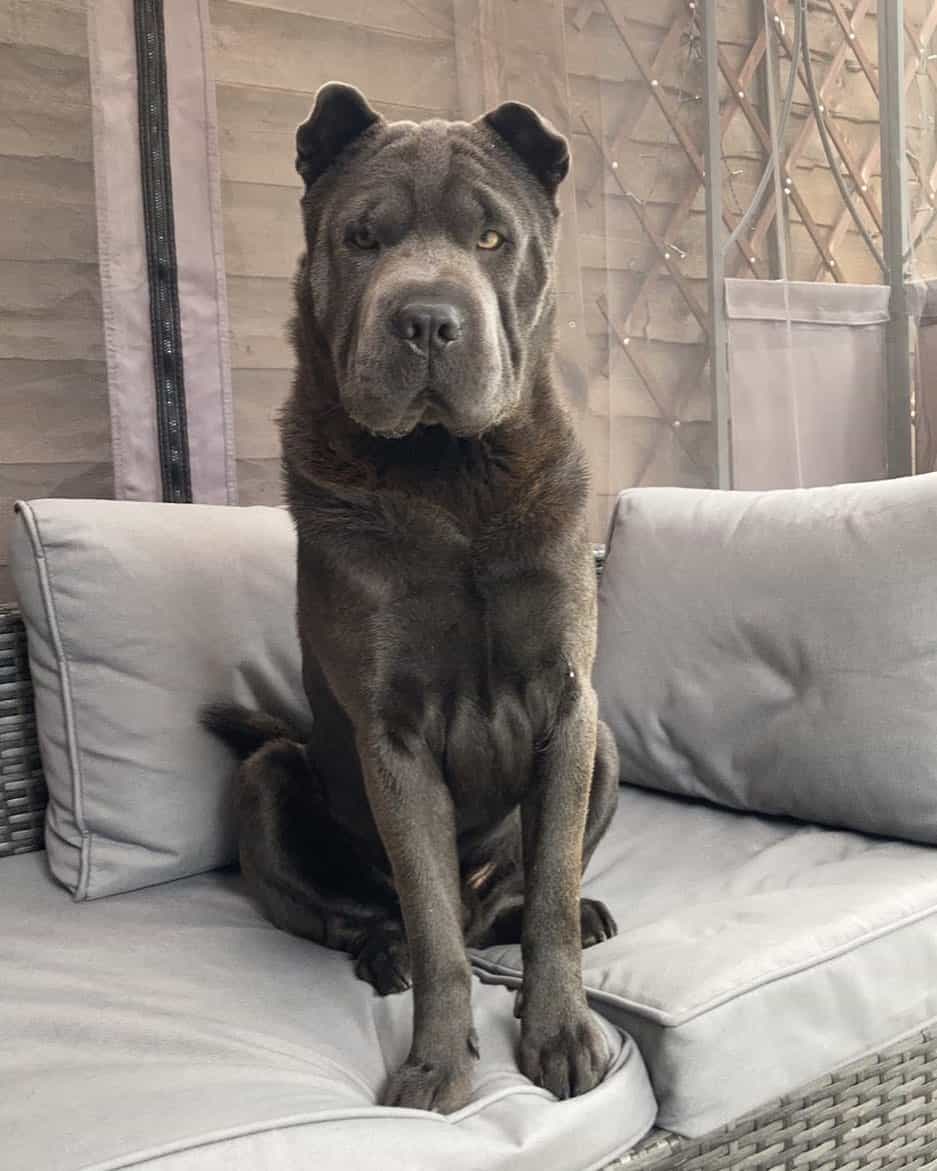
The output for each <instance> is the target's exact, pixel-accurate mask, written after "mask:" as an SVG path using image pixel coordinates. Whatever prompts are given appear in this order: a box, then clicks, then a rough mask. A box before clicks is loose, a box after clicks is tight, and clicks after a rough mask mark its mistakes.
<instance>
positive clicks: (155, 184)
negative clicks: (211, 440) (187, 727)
mask: <svg viewBox="0 0 937 1171" xmlns="http://www.w3.org/2000/svg"><path fill="white" fill-rule="evenodd" d="M134 30H135V33H136V48H137V106H138V111H139V121H140V174H141V178H142V186H143V222H144V234H145V236H146V267H147V278H148V282H149V288H150V334H151V338H152V343H153V376H154V380H155V385H156V424H157V436H158V440H159V466H160V474H161V477H162V486H163V500H166V501H171V502H173V503H180V504H181V503H190V502H191V500H192V478H191V474H190V469H189V437H188V431H187V428H186V410H185V378H184V374H183V361H182V332H181V327H180V312H179V284H178V277H177V269H176V233H175V222H174V219H173V212H172V174H171V171H170V165H169V101H168V97H167V92H166V38H165V30H164V26H163V3H162V0H134Z"/></svg>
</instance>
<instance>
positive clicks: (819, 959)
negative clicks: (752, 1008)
mask: <svg viewBox="0 0 937 1171" xmlns="http://www.w3.org/2000/svg"><path fill="white" fill-rule="evenodd" d="M935 914H937V904H932V905H930V906H928V907H925V908H923V909H921V910H919V911H915V912H913V913H912V914H910V915H906V916H905V917H904V918H903V919H899V920H897V921H896V922H893V923H889V924H887V925H884V926H882V927H879V928H877V929H875V930H874V931H869V932H866V933H865V934H864V935H861V936H858V937H857V938H856V939H854V940H851V941H850V942H848V943H845V944H841V945H840V946H839V947H836V948H831V949H830V950H828V951H824V952H822V953H820V954H819V955H816V956H813V957H811V958H810V959H808V960H804V961H803V962H802V963H799V964H793V965H790V966H789V967H787V968H782V969H780V970H779V971H776V972H771V973H768V974H766V975H764V976H763V977H761V978H760V979H757V980H754V981H749V983H747V984H737V985H735V986H734V987H733V988H730V989H728V990H725V991H723V992H719V993H717V994H716V995H715V996H713V997H712V998H711V999H710V1000H707V1001H705V1002H704V1003H703V1004H702V1005H697V1006H695V1007H693V1008H691V1009H687V1010H684V1011H683V1012H680V1013H674V1012H669V1011H668V1010H667V1009H665V1008H661V1007H660V1006H659V1005H656V1004H651V1003H649V1002H643V1001H639V1000H632V999H630V998H629V997H627V996H623V995H621V994H619V993H615V992H607V991H606V990H605V989H601V988H592V987H590V985H589V984H588V983H586V985H585V986H586V991H587V993H588V995H589V997H590V998H591V999H594V1000H598V1001H602V1002H604V1003H607V1004H612V1005H615V1006H616V1007H620V1008H626V1009H629V1010H630V1011H633V1012H635V1013H637V1014H638V1015H639V1016H645V1017H647V1018H648V1019H650V1020H654V1021H656V1022H657V1023H658V1024H660V1025H662V1026H663V1027H664V1028H668V1029H672V1028H679V1027H681V1026H682V1025H686V1024H689V1023H690V1022H691V1021H694V1020H696V1019H697V1017H700V1016H704V1015H705V1014H706V1013H707V1012H711V1011H712V1010H713V1009H715V1008H720V1007H721V1006H722V1005H724V1004H728V1003H729V1002H730V1001H732V1000H738V999H740V998H741V997H743V996H747V995H749V994H750V993H753V992H757V991H759V990H760V989H761V988H764V987H767V986H768V985H769V984H776V983H777V982H778V981H780V980H786V979H788V978H789V977H791V976H796V975H799V974H800V973H801V972H807V971H809V970H810V969H811V968H818V967H820V966H822V965H823V964H825V963H827V962H828V961H830V960H834V959H838V958H839V957H840V956H843V955H848V954H849V952H851V951H857V950H858V949H859V948H861V947H864V946H865V945H866V944H868V943H874V942H875V941H876V940H878V939H882V938H884V937H885V936H888V935H893V934H894V933H896V932H898V931H901V930H903V929H904V928H905V927H912V926H913V925H914V924H915V923H918V922H920V921H921V920H923V919H927V918H929V917H931V916H933V915H935ZM472 962H473V964H477V965H479V966H480V967H481V968H482V970H487V971H488V972H490V973H491V974H492V975H504V976H511V977H514V978H515V979H519V978H520V970H519V969H517V968H509V967H508V966H507V964H504V963H502V962H501V961H500V960H487V959H485V958H484V957H481V956H477V955H476V956H473V957H472Z"/></svg>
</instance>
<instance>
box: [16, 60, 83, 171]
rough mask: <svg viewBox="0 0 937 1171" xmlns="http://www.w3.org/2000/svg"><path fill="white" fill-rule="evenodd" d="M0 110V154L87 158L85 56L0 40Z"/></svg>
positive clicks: (76, 159) (81, 160)
mask: <svg viewBox="0 0 937 1171" xmlns="http://www.w3.org/2000/svg"><path fill="white" fill-rule="evenodd" d="M0 110H2V111H3V117H2V118H0V156H3V155H20V156H22V157H27V158H41V157H44V156H52V157H55V158H63V159H72V160H74V161H76V162H82V163H90V162H91V85H90V79H89V74H88V62H87V60H85V59H84V58H82V57H77V56H69V55H66V54H63V53H57V52H55V51H54V50H51V49H42V48H36V47H35V46H33V45H9V44H0Z"/></svg>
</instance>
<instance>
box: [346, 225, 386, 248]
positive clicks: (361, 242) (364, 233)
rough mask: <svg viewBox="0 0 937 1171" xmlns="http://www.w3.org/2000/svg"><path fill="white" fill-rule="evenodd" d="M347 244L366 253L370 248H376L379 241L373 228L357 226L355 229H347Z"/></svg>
mask: <svg viewBox="0 0 937 1171" xmlns="http://www.w3.org/2000/svg"><path fill="white" fill-rule="evenodd" d="M348 243H349V244H351V245H353V246H354V247H355V248H360V249H361V250H362V251H367V250H368V249H370V248H377V246H378V243H379V241H378V238H377V236H375V234H374V229H373V228H369V227H368V225H367V224H358V225H357V227H354V228H351V229H349V232H348Z"/></svg>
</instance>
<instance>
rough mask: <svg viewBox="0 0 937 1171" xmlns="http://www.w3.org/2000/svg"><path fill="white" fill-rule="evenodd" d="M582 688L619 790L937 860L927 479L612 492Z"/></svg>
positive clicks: (936, 501)
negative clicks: (930, 849)
mask: <svg viewBox="0 0 937 1171" xmlns="http://www.w3.org/2000/svg"><path fill="white" fill-rule="evenodd" d="M595 684H596V689H597V691H598V694H599V699H600V703H601V709H602V714H603V716H604V718H605V719H606V720H607V721H608V723H609V724H610V725H611V728H612V730H613V732H614V734H615V738H616V740H617V742H618V748H619V751H620V753H621V763H622V775H623V777H624V779H626V780H629V781H632V782H634V783H636V784H641V785H647V786H651V787H653V788H658V789H663V790H667V791H670V792H677V793H685V794H687V795H690V796H697V797H705V798H707V799H710V800H712V801H716V802H719V803H721V804H724V805H729V806H733V807H735V808H739V809H751V810H758V811H760V812H764V813H782V814H788V815H791V816H794V817H800V818H804V819H806V820H810V821H818V822H824V823H827V824H830V825H834V826H845V827H848V828H851V829H858V830H863V831H865V832H872V833H881V834H887V835H889V836H897V837H905V838H910V839H913V840H917V841H924V842H933V843H937V736H935V729H937V474H932V475H926V476H918V477H915V478H909V479H904V480H891V481H882V482H875V483H868V484H855V485H839V486H836V487H831V488H811V489H809V490H802V491H779V492H765V493H754V492H753V493H748V492H706V491H699V490H692V489H679V488H648V489H636V490H633V491H629V492H624V493H623V494H622V495H621V496H620V498H619V500H618V504H617V507H616V511H615V518H614V521H613V524H612V528H611V535H610V543H609V550H608V561H607V564H606V568H605V572H604V574H603V577H602V583H601V589H600V598H599V645H598V657H597V661H596V667H595Z"/></svg>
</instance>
